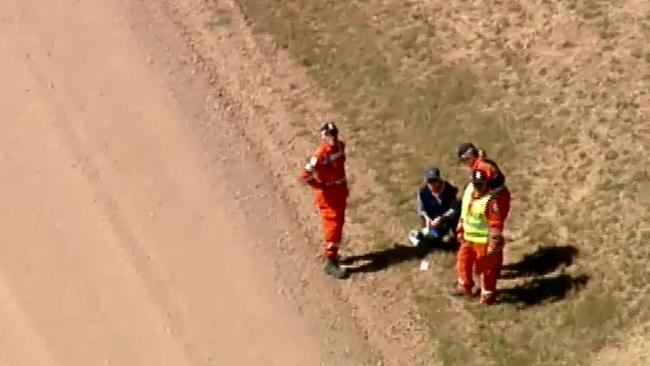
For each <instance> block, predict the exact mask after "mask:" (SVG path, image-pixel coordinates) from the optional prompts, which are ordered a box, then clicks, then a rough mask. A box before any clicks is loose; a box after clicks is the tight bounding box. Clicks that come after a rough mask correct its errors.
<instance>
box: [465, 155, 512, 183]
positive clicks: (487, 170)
mask: <svg viewBox="0 0 650 366" xmlns="http://www.w3.org/2000/svg"><path fill="white" fill-rule="evenodd" d="M476 170H478V171H480V172H481V173H483V175H484V176H485V177H486V178H487V180H488V184H489V185H490V187H491V188H496V187H499V186H501V185H503V184H505V181H506V177H505V176H504V175H503V172H502V171H501V169H499V166H498V165H497V163H495V162H494V161H492V160H490V159H487V158H483V157H478V158H476V159H474V161H473V162H472V171H476Z"/></svg>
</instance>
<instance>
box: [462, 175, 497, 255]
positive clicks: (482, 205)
mask: <svg viewBox="0 0 650 366" xmlns="http://www.w3.org/2000/svg"><path fill="white" fill-rule="evenodd" d="M473 193H474V186H473V185H472V183H470V184H468V185H467V187H465V193H464V194H463V203H462V208H461V213H460V215H461V218H462V220H463V239H465V240H466V241H468V242H470V243H472V244H483V245H485V244H487V243H488V241H489V238H490V227H489V225H488V220H487V215H486V211H487V205H488V203H489V202H490V199H491V198H492V197H493V194H492V193H489V194H485V195H483V197H481V198H476V199H474V198H472V194H473Z"/></svg>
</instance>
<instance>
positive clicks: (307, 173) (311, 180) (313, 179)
mask: <svg viewBox="0 0 650 366" xmlns="http://www.w3.org/2000/svg"><path fill="white" fill-rule="evenodd" d="M319 155H320V149H319V150H318V151H316V154H314V156H312V157H311V158H309V161H308V162H307V164H305V166H304V168H303V169H302V171H301V172H300V178H301V179H302V181H303V182H305V183H306V184H308V185H310V186H311V187H313V188H322V186H323V184H322V182H321V181H320V180H319V179H318V176H317V175H316V169H317V168H318V162H319Z"/></svg>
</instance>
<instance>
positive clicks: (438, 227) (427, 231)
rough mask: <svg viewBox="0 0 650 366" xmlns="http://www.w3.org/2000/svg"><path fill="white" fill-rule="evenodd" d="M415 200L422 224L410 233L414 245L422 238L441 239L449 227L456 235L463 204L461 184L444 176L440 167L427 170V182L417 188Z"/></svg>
mask: <svg viewBox="0 0 650 366" xmlns="http://www.w3.org/2000/svg"><path fill="white" fill-rule="evenodd" d="M416 202H417V214H418V215H419V216H420V218H421V219H422V227H421V228H420V230H414V231H412V232H411V234H410V235H409V240H410V241H411V243H412V244H413V245H419V244H420V242H421V241H422V240H423V239H434V240H442V238H443V237H445V236H446V235H447V234H449V232H450V231H451V233H452V234H453V236H452V238H455V237H456V235H455V230H456V225H457V224H458V218H459V217H460V205H461V203H460V200H459V199H458V188H457V187H455V186H454V185H453V184H451V183H449V182H448V181H446V180H445V179H443V178H442V175H441V174H440V169H439V168H438V167H435V166H434V167H430V168H428V169H427V170H426V171H425V173H424V184H423V185H422V186H420V187H419V189H418V191H417V196H416Z"/></svg>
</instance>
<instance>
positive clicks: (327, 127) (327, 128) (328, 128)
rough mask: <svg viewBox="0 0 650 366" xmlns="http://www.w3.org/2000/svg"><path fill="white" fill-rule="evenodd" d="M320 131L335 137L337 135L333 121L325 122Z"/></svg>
mask: <svg viewBox="0 0 650 366" xmlns="http://www.w3.org/2000/svg"><path fill="white" fill-rule="evenodd" d="M320 131H321V133H322V134H323V135H325V136H331V137H337V136H338V135H339V129H338V127H336V124H334V122H326V123H325V124H324V125H323V127H321V129H320Z"/></svg>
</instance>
